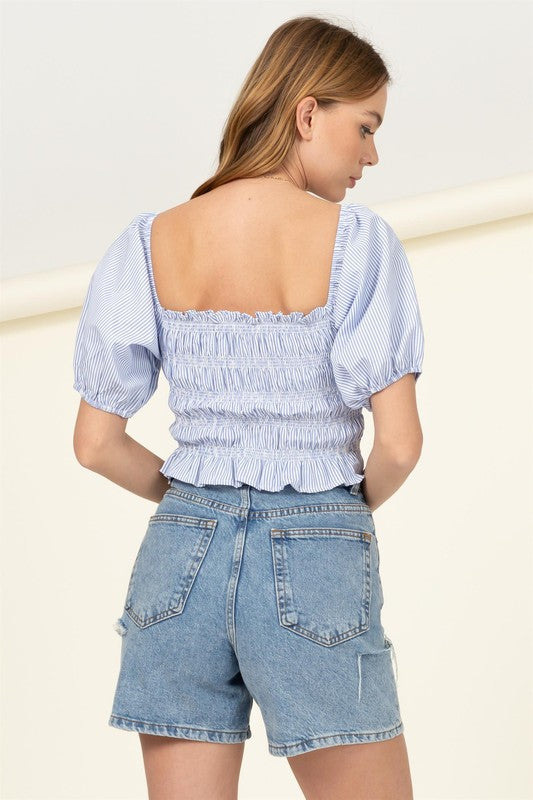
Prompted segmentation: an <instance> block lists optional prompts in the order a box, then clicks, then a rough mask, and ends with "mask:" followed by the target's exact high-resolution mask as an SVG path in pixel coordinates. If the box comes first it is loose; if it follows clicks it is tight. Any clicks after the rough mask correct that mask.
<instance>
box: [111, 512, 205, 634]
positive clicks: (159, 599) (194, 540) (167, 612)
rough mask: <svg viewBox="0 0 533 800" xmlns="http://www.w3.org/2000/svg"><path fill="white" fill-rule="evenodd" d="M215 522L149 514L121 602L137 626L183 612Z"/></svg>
mask: <svg viewBox="0 0 533 800" xmlns="http://www.w3.org/2000/svg"><path fill="white" fill-rule="evenodd" d="M217 522H218V521H217V520H216V519H207V518H199V517H191V516H188V515H184V514H153V515H152V516H151V517H150V519H149V521H148V528H147V531H146V533H145V535H144V538H143V540H142V542H141V545H140V547H139V550H138V552H137V557H136V559H135V563H134V565H133V569H132V571H131V575H130V580H129V584H128V590H127V593H126V602H125V605H124V609H125V611H126V612H127V614H128V616H129V617H130V618H131V619H132V620H133V622H134V623H135V624H136V625H137V626H138V627H139V628H146V627H147V626H148V625H153V624H154V623H156V622H160V621H161V620H164V619H167V618H168V617H173V616H176V615H177V614H182V613H183V610H184V608H185V604H186V602H187V598H188V597H189V594H190V592H191V589H192V586H193V584H194V581H195V580H196V576H197V575H198V572H199V570H200V567H201V565H202V562H203V560H204V558H205V555H206V553H207V550H208V548H209V545H210V543H211V539H212V538H213V534H214V532H215V528H216V526H217Z"/></svg>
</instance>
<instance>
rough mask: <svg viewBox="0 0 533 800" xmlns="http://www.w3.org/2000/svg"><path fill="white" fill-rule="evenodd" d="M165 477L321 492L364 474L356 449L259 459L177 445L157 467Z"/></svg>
mask: <svg viewBox="0 0 533 800" xmlns="http://www.w3.org/2000/svg"><path fill="white" fill-rule="evenodd" d="M159 471H160V472H161V473H162V474H163V475H165V477H166V478H167V479H169V478H176V479H177V480H180V481H185V482H186V483H191V484H193V485H194V486H205V485H210V486H213V485H224V486H234V487H237V488H238V487H240V486H242V485H243V484H248V485H250V486H253V487H254V488H255V489H260V490H262V491H267V492H279V491H280V490H281V489H283V488H284V487H285V486H287V485H290V486H292V487H293V488H294V489H296V491H298V492H323V491H326V490H327V489H333V488H334V487H335V486H340V485H344V486H351V485H352V484H354V483H359V482H360V481H362V480H363V478H364V473H363V464H362V462H361V460H360V459H359V457H358V455H357V453H355V452H350V451H345V452H342V451H339V452H336V453H333V454H332V455H330V454H327V453H325V454H324V456H323V457H317V458H307V459H302V460H297V459H290V458H288V459H283V460H282V459H276V460H272V461H269V460H268V459H259V458H257V456H256V455H254V454H249V455H247V454H246V453H235V455H231V456H222V455H219V454H217V455H210V454H209V453H206V452H205V451H200V450H196V449H194V448H189V447H185V446H180V447H178V448H177V449H176V450H175V451H174V452H173V453H172V454H171V455H170V456H169V457H168V458H167V460H166V461H165V463H164V464H163V465H162V467H161V468H160V470H159Z"/></svg>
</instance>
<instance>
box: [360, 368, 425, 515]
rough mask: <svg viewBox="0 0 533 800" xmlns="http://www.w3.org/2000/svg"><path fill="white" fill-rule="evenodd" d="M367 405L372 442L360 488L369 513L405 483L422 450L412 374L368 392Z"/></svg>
mask: <svg viewBox="0 0 533 800" xmlns="http://www.w3.org/2000/svg"><path fill="white" fill-rule="evenodd" d="M371 406H372V414H373V419H374V444H373V447H372V450H371V451H370V454H369V456H368V459H367V461H366V465H365V477H364V480H363V482H362V484H361V490H362V492H363V495H364V497H365V500H366V502H367V504H368V506H369V508H370V510H371V511H372V512H373V511H374V510H375V509H376V508H378V507H379V506H380V505H382V504H383V503H384V502H385V501H386V500H388V498H389V497H391V496H392V495H393V494H394V493H395V492H396V491H397V490H398V489H399V488H400V486H401V485H402V484H403V483H404V482H405V480H406V479H407V477H408V475H409V474H410V473H411V472H412V471H413V469H414V467H415V465H416V463H417V462H418V460H419V458H420V454H421V452H422V442H423V434H422V427H421V424H420V419H419V416H418V409H417V405H416V393H415V379H414V374H413V373H407V374H406V375H404V376H403V377H401V378H400V379H399V380H397V381H395V382H394V383H391V384H390V385H389V386H387V387H386V388H385V389H382V390H381V391H380V392H376V393H375V394H373V395H371Z"/></svg>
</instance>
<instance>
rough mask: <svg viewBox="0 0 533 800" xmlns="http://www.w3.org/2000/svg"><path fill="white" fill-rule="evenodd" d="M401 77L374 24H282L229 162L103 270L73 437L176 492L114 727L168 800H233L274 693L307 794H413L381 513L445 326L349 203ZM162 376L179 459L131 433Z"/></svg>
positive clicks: (96, 279)
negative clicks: (377, 40) (252, 723)
mask: <svg viewBox="0 0 533 800" xmlns="http://www.w3.org/2000/svg"><path fill="white" fill-rule="evenodd" d="M390 82H391V79H390V76H389V73H388V71H387V68H386V66H385V64H384V62H383V60H382V58H381V57H380V56H379V55H378V53H376V51H375V50H374V49H373V48H372V47H371V45H370V44H368V43H367V42H365V41H364V40H362V39H361V38H359V37H358V36H357V35H355V33H353V32H352V31H350V30H347V29H345V28H343V27H340V26H338V25H335V24H332V23H330V22H328V21H327V20H325V19H323V18H320V17H308V16H305V17H297V18H295V19H292V20H289V21H288V22H286V23H284V24H283V25H281V26H280V27H279V28H278V29H277V30H276V31H274V33H273V34H272V35H271V37H270V38H269V40H268V41H267V43H266V45H265V47H264V49H263V51H262V52H261V54H260V55H259V58H258V59H257V61H256V63H255V64H254V66H253V68H252V70H251V71H250V73H249V75H248V77H247V79H246V81H245V83H244V85H243V87H242V90H241V92H240V94H239V96H238V98H237V101H236V103H235V105H234V107H233V109H232V111H231V113H230V115H229V118H228V120H227V124H226V127H225V131H224V136H223V139H222V143H221V146H220V163H219V167H218V169H217V171H216V173H215V175H214V176H213V177H212V178H211V179H210V180H208V181H206V182H205V183H204V184H202V185H201V186H200V187H199V188H198V189H197V190H196V191H195V192H194V193H193V195H192V197H191V199H190V200H189V201H188V202H185V203H182V204H180V205H178V206H176V207H174V208H171V209H169V210H167V211H164V212H162V213H159V214H154V213H152V212H146V213H141V214H139V215H137V216H136V217H135V218H134V219H133V220H132V221H131V222H130V224H129V225H128V226H127V227H126V228H125V229H124V230H123V231H122V233H121V234H120V235H119V236H118V238H117V239H116V240H115V241H114V242H113V244H112V245H111V246H110V247H109V249H108V250H107V252H106V253H105V255H104V257H103V258H102V259H101V261H100V262H99V264H98V266H97V268H96V270H95V273H94V274H93V276H92V279H91V282H90V285H89V289H88V292H87V296H86V298H85V302H84V306H83V309H82V314H81V317H80V322H79V328H78V333H77V337H76V346H75V355H74V371H75V382H74V387H75V388H76V390H77V391H79V392H80V394H81V395H82V399H81V401H80V408H79V413H78V418H77V422H76V429H75V434H74V449H75V453H76V456H77V458H78V460H79V462H80V463H81V464H82V465H83V466H85V467H87V468H89V469H91V470H93V471H95V472H98V473H100V474H101V475H104V476H105V477H107V478H109V479H110V480H112V481H113V482H115V483H117V484H119V485H120V486H122V487H124V488H126V489H128V490H129V491H132V492H134V493H135V494H138V495H140V496H141V497H145V498H148V499H150V500H153V501H154V502H156V503H157V504H158V505H157V508H156V511H155V513H154V514H153V515H152V516H151V517H150V520H149V523H148V529H147V531H146V534H145V537H144V539H143V541H142V543H141V546H140V548H139V551H138V554H137V558H136V560H135V564H134V566H133V569H132V572H131V578H130V582H129V586H128V589H127V593H126V600H125V603H124V611H123V614H122V616H121V618H120V619H119V620H118V621H117V622H116V630H117V632H118V633H119V634H120V635H121V636H122V639H121V641H122V654H121V668H120V675H119V679H118V684H117V688H116V692H115V698H114V703H113V709H112V713H111V717H110V719H109V724H110V725H113V726H115V727H117V728H122V729H124V730H131V731H136V732H138V733H139V736H140V740H141V745H142V752H143V758H144V765H145V771H146V776H147V782H148V788H149V796H150V798H151V800H159V799H161V798H165V800H167V799H168V798H169V797H187V798H188V800H194V798H202V800H205V798H213V800H229V798H231V799H232V800H233V798H236V797H237V785H238V776H239V770H240V766H241V761H242V756H243V751H244V744H245V740H246V739H248V738H249V737H250V736H251V731H250V728H249V717H250V709H251V705H252V700H253V699H255V701H256V702H257V703H258V705H259V707H260V709H261V712H262V715H263V719H264V722H265V726H266V731H267V736H268V747H269V751H270V753H271V754H272V755H275V756H284V757H286V758H288V761H289V764H290V766H291V768H292V770H293V772H294V774H295V776H296V779H297V781H298V783H299V784H300V786H301V788H302V790H303V792H304V794H305V797H306V798H308V800H315V799H316V800H318V798H325V797H327V798H335V800H344V798H346V800H347V798H350V800H354V798H365V800H371V798H378V797H379V798H380V800H384V798H394V800H408V798H411V797H412V788H411V779H410V774H409V765H408V757H407V752H406V746H405V741H404V734H403V723H402V720H401V717H400V709H399V704H398V696H397V687H396V671H395V658H394V651H393V647H392V642H391V640H390V639H389V638H388V637H387V636H386V634H385V631H384V629H383V627H382V624H381V616H380V612H381V607H382V605H383V593H382V586H381V580H380V575H379V550H378V543H377V537H376V532H375V527H374V520H373V517H372V512H373V511H374V509H376V508H378V507H379V506H380V505H382V504H383V503H384V502H385V500H387V498H389V497H390V496H391V495H392V494H393V493H394V492H395V491H396V490H397V489H398V488H399V487H400V486H401V485H402V483H403V482H404V481H405V480H406V478H407V476H408V475H409V473H410V472H411V471H412V469H413V468H414V466H415V464H416V462H417V460H418V458H419V456H420V450H421V445H422V431H421V427H420V421H419V418H418V413H417V406H416V397H415V382H416V380H417V378H418V377H419V375H420V373H421V368H422V358H423V344H424V337H423V332H422V324H421V319H420V312H419V307H418V303H417V297H416V292H415V287H414V284H413V278H412V274H411V270H410V266H409V264H408V261H407V258H406V256H405V252H404V250H403V247H402V245H401V243H400V242H399V240H398V238H397V236H396V234H395V233H394V231H393V230H392V229H391V227H390V226H389V225H388V223H386V222H385V220H383V219H382V218H381V217H380V216H379V215H377V214H376V213H375V212H372V211H371V210H370V209H368V208H366V207H365V206H363V205H359V204H355V203H348V204H345V205H342V204H341V205H339V201H341V200H342V199H343V197H344V195H345V191H346V188H347V187H348V186H353V185H354V181H355V180H360V179H361V177H362V175H363V172H364V169H365V167H367V166H373V165H375V164H377V162H378V155H377V150H376V146H375V142H374V136H375V133H376V131H377V129H378V127H379V125H381V123H382V121H383V118H384V116H385V106H386V101H387V85H388V84H389V83H390ZM161 368H162V369H163V371H164V373H165V376H166V377H167V379H168V381H169V384H170V398H169V404H170V407H171V408H172V410H173V411H174V413H175V414H176V420H175V422H174V423H173V425H172V426H171V428H170V430H171V433H172V435H173V436H174V438H175V439H176V442H178V443H179V446H178V447H177V448H176V450H175V451H174V452H173V453H172V454H171V455H170V456H169V458H167V460H166V461H164V462H163V461H162V459H160V458H158V457H157V456H156V455H155V454H153V453H151V452H150V451H148V450H147V449H146V448H144V447H142V445H140V444H139V443H138V442H136V441H134V440H133V439H131V437H129V436H128V435H127V434H126V433H125V429H126V424H127V420H128V419H129V418H130V417H131V416H132V415H133V414H135V413H136V412H137V411H138V410H139V409H140V408H141V407H142V406H143V405H145V404H146V403H147V402H148V400H149V399H150V397H151V396H152V394H153V393H154V391H155V389H156V388H157V383H158V377H159V373H160V369H161ZM363 408H366V409H367V411H369V412H372V413H373V415H374V426H375V440H374V446H373V448H372V451H371V454H370V456H369V458H368V460H367V464H366V467H365V469H363V464H362V459H361V454H360V450H359V442H360V439H361V436H362V432H363V425H364V422H363V415H362V409H363ZM227 745H232V746H230V747H228V746H227Z"/></svg>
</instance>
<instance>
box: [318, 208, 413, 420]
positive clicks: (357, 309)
mask: <svg viewBox="0 0 533 800" xmlns="http://www.w3.org/2000/svg"><path fill="white" fill-rule="evenodd" d="M357 209H358V213H357V214H356V218H355V222H354V225H353V228H352V230H351V231H350V235H349V238H348V242H347V246H346V250H345V254H344V261H343V266H342V272H341V278H340V280H339V286H338V290H337V304H336V308H335V315H336V323H337V329H336V331H335V335H334V339H333V344H332V349H331V362H332V367H333V374H334V378H335V383H336V385H337V388H338V390H339V392H340V394H341V396H342V399H343V401H344V402H345V403H346V405H347V406H349V407H351V408H355V409H357V408H366V409H367V411H370V412H371V411H372V407H371V405H370V396H371V395H372V394H374V393H375V392H379V391H381V389H384V388H385V387H386V386H389V385H390V384H391V383H394V382H395V381H397V380H399V379H400V378H401V377H402V376H403V375H406V374H407V373H409V372H412V373H414V375H415V381H416V380H418V378H419V377H420V375H421V373H422V361H423V357H424V333H423V327H422V320H421V316H420V308H419V305H418V299H417V295H416V289H415V285H414V280H413V275H412V271H411V267H410V265H409V262H408V260H407V256H406V254H405V250H404V248H403V245H402V244H401V242H400V240H399V239H398V237H397V235H396V233H395V232H394V230H393V229H392V228H391V226H390V225H389V224H388V223H387V222H386V221H385V220H384V219H383V218H382V217H380V216H379V215H378V214H376V213H375V212H373V211H371V210H370V209H368V208H366V207H364V206H358V207H357Z"/></svg>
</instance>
